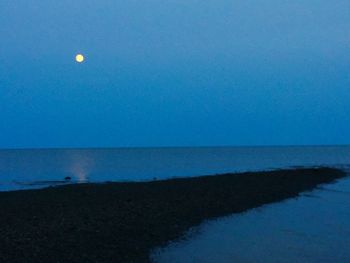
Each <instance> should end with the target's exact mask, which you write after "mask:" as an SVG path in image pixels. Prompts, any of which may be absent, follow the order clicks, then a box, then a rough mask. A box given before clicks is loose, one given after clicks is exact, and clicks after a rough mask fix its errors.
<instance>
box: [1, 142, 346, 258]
mask: <svg viewBox="0 0 350 263" xmlns="http://www.w3.org/2000/svg"><path fill="white" fill-rule="evenodd" d="M320 166H328V167H335V168H340V169H343V170H344V171H346V172H347V173H349V175H350V146H288V147H199V148H190V147H188V148H113V149H112V148H109V149H36V150H32V149H22V150H19V149H17V150H0V191H14V190H24V189H33V188H43V187H56V186H59V185H64V184H74V183H88V182H94V183H104V182H120V181H151V180H163V179H168V178H174V177H191V176H202V175H215V174H222V173H234V172H246V171H262V170H275V169H282V168H295V167H320ZM349 247H350V176H349V177H345V178H343V179H340V180H338V181H336V182H334V183H332V184H325V185H321V186H319V187H318V188H316V189H314V190H313V191H311V192H304V193H301V194H300V195H299V196H298V197H296V198H293V199H288V200H285V201H282V202H278V203H273V204H268V205H264V206H262V207H259V208H255V209H251V210H248V211H246V212H244V213H240V214H233V215H230V216H226V217H221V218H217V219H214V220H209V221H205V222H203V223H202V224H201V225H199V226H196V227H194V228H193V229H190V230H189V231H188V233H187V234H185V236H184V237H183V238H182V239H180V240H174V241H171V242H170V243H169V244H168V245H166V246H164V247H159V248H155V249H154V250H153V251H152V253H151V254H150V258H151V260H152V262H154V263H232V262H237V263H253V262H254V263H260V262H261V263H263V262H271V263H294V262H300V263H304V262H305V263H319V262H325V263H326V262H334V263H343V262H350V250H349V249H348V248H349Z"/></svg>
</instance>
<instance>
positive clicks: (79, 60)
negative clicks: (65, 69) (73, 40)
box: [75, 54, 84, 63]
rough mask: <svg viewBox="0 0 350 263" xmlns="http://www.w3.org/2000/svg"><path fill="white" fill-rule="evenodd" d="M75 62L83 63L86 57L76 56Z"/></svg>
mask: <svg viewBox="0 0 350 263" xmlns="http://www.w3.org/2000/svg"><path fill="white" fill-rule="evenodd" d="M75 60H76V61H77V62H78V63H81V62H83V61H84V56H83V55H82V54H78V55H76V56H75Z"/></svg>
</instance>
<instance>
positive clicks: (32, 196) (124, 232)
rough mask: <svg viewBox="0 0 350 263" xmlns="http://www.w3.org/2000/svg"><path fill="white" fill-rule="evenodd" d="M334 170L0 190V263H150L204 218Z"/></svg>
mask: <svg viewBox="0 0 350 263" xmlns="http://www.w3.org/2000/svg"><path fill="white" fill-rule="evenodd" d="M344 176H345V173H344V172H342V171H341V170H337V169H332V168H310V169H306V168H305V169H290V170H277V171H268V172H250V173H237V174H223V175H215V176H202V177H193V178H183V179H182V178H181V179H171V180H164V181H152V182H140V183H104V184H90V183H89V184H72V185H66V186H59V187H50V188H45V189H41V190H24V191H14V192H0V262H21V263H22V262H35V263H39V262H118V263H119V262H121V263H124V262H150V259H149V255H150V252H151V251H152V249H154V248H156V247H159V246H164V245H166V244H167V243H168V242H169V241H171V240H176V239H178V238H181V237H183V235H184V233H185V232H186V231H187V230H189V229H190V228H191V227H194V226H197V225H199V224H200V223H201V222H203V220H206V219H214V218H217V217H221V216H225V215H229V214H233V213H240V212H243V211H246V210H247V209H251V208H255V207H258V206H261V205H264V204H268V203H272V202H278V201H281V200H284V199H287V198H292V197H296V196H298V195H299V194H300V193H301V192H304V191H309V190H312V189H314V188H315V187H316V186H318V185H320V184H324V183H330V182H333V181H334V180H336V179H339V178H341V177H344Z"/></svg>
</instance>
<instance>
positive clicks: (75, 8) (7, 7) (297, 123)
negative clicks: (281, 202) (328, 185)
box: [0, 0, 350, 148]
mask: <svg viewBox="0 0 350 263" xmlns="http://www.w3.org/2000/svg"><path fill="white" fill-rule="evenodd" d="M78 53H82V54H83V55H84V56H85V61H84V62H83V63H80V64H79V63H77V62H75V59H74V58H75V55H76V54H78ZM349 134H350V2H349V1H348V0H335V1H326V0H254V1H253V0H237V1H233V0H231V1H230V0H208V1H199V0H147V1H140V0H127V1H119V0H75V1H71V0H69V1H68V0H60V1H57V0H45V1H42V0H1V1H0V148H36V147H40V148H43V147H122V146H210V145H222V146H229V145H305V144H312V145H315V144H350V136H349Z"/></svg>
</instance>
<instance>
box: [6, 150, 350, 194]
mask: <svg viewBox="0 0 350 263" xmlns="http://www.w3.org/2000/svg"><path fill="white" fill-rule="evenodd" d="M349 164H350V146H327V147H208V148H205V147H202V148H115V149H47V150H0V191H4V190H16V189H28V188H38V187H45V186H49V185H57V184H64V183H67V182H66V181H65V180H64V178H65V177H71V178H72V180H71V182H105V181H144V180H154V179H166V178H171V177H188V176H198V175H210V174H216V173H227V172H242V171H258V170H266V169H278V168H287V167H292V166H320V165H327V166H338V167H341V166H346V165H349Z"/></svg>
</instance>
